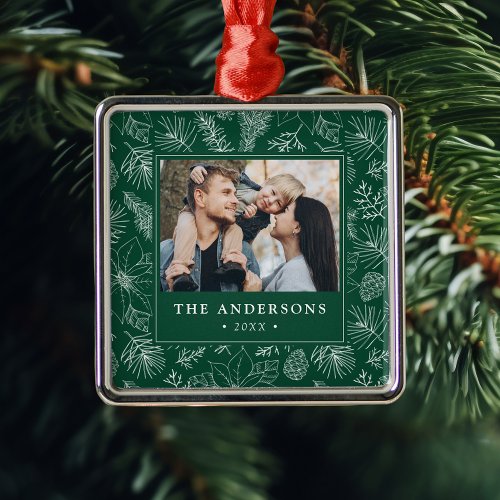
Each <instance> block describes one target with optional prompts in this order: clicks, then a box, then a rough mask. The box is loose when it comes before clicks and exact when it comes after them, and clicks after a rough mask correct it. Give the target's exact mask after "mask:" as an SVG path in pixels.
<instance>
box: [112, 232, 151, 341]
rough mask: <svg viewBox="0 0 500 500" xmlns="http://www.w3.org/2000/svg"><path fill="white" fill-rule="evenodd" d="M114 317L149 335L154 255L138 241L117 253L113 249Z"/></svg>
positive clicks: (125, 244)
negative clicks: (152, 258) (145, 250)
mask: <svg viewBox="0 0 500 500" xmlns="http://www.w3.org/2000/svg"><path fill="white" fill-rule="evenodd" d="M111 254H112V258H111V294H112V313H113V314H114V315H116V316H117V317H118V319H119V320H120V322H121V323H122V324H123V322H124V321H126V322H127V323H129V324H130V325H132V326H134V327H135V328H140V329H141V330H142V331H147V328H148V323H149V318H150V317H151V306H150V303H149V299H148V297H149V296H150V294H151V290H150V289H151V283H152V282H151V265H152V264H151V254H150V253H145V252H144V251H143V250H142V247H141V244H140V243H139V240H138V239H137V237H134V238H132V239H131V240H130V241H127V242H126V243H124V244H123V245H122V246H121V247H120V248H118V249H117V250H116V249H115V248H111Z"/></svg>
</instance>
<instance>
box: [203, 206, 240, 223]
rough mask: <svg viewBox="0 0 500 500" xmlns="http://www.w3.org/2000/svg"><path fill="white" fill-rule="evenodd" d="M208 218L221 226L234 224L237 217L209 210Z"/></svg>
mask: <svg viewBox="0 0 500 500" xmlns="http://www.w3.org/2000/svg"><path fill="white" fill-rule="evenodd" d="M207 217H208V218H209V219H211V220H213V221H214V222H215V223H216V224H219V225H221V226H226V225H230V224H234V223H235V221H236V218H235V217H234V218H233V217H231V216H230V215H228V214H226V213H224V215H221V214H217V213H213V212H212V211H211V210H210V209H209V210H207Z"/></svg>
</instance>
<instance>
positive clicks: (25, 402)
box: [0, 0, 500, 500]
mask: <svg viewBox="0 0 500 500" xmlns="http://www.w3.org/2000/svg"><path fill="white" fill-rule="evenodd" d="M0 9H1V10H0V143H1V145H2V171H3V179H2V183H1V185H2V205H3V218H2V220H3V223H4V229H3V231H2V234H3V238H2V240H3V244H2V246H3V250H4V255H3V259H2V261H3V267H4V269H3V272H2V276H3V277H4V286H3V290H4V300H3V304H4V305H5V308H4V309H3V313H2V315H5V320H4V321H2V326H3V328H2V335H1V336H0V353H1V358H0V374H1V375H0V377H1V384H0V397H1V411H0V429H1V432H2V435H1V446H0V497H1V498H30V499H31V498H40V499H42V498H50V499H65V498H67V499H72V500H73V499H76V500H78V499H88V498H92V497H95V498H103V497H108V498H118V497H119V498H121V499H127V498H152V499H155V500H159V499H163V498H168V499H175V500H183V499H249V500H253V499H266V498H279V499H285V498H286V499H291V498H300V499H302V498H330V497H332V496H335V495H337V494H341V492H343V494H345V495H348V497H349V498H353V499H358V498H359V499H361V498H369V497H370V498H379V497H380V498H388V499H393V498H394V499H401V498H405V499H413V498H415V499H416V498H421V497H423V496H425V497H426V498H430V499H441V498H456V499H462V498H464V499H465V498H470V497H473V498H477V499H488V500H490V499H500V479H499V476H498V470H500V419H499V412H500V375H499V364H500V348H499V337H500V334H499V330H500V327H499V323H498V310H499V305H500V278H499V268H500V164H499V163H500V160H499V159H500V150H499V149H498V146H497V145H498V144H499V141H500V58H499V55H500V52H499V48H498V47H497V45H496V43H497V42H498V39H499V31H498V26H499V21H500V8H499V7H498V5H497V4H496V2H493V1H487V0H473V1H470V2H465V1H460V0H448V1H447V2H442V3H437V2H433V1H430V0H419V1H418V2H417V1H414V0H399V1H396V0H350V1H347V0H345V1H344V0H331V1H325V2H319V1H312V2H311V3H310V4H309V3H306V2H303V1H300V0H278V2H277V6H276V10H275V16H274V21H273V29H274V31H275V32H276V33H277V34H278V35H279V36H280V39H281V43H280V48H279V53H280V54H281V55H282V57H283V59H284V61H285V64H286V69H287V73H286V76H285V80H284V82H283V84H282V87H281V88H280V91H279V92H280V93H362V94H364V93H387V94H389V95H392V96H394V97H395V98H396V99H397V100H398V101H399V102H400V103H401V105H402V106H403V107H404V110H405V172H406V190H407V206H406V210H407V212H406V218H407V246H406V253H407V305H408V309H407V328H408V388H407V392H406V393H405V395H404V397H403V398H402V399H401V400H400V401H398V402H397V403H396V404H394V405H392V406H390V407H384V408H370V407H366V408H260V409H259V408H254V409H218V408H187V409H148V408H137V409H127V408H118V409H114V408H108V407H105V406H104V405H103V404H102V403H101V402H100V400H99V399H98V398H97V396H96V394H95V391H94V381H93V294H94V291H93V225H92V223H93V220H92V118H93V111H94V107H95V105H96V104H97V103H98V102H99V101H100V100H102V99H103V98H104V97H106V96H108V95H113V94H115V93H143V94H148V93H151V94H153V93H162V94H207V93H210V92H211V91H212V86H213V76H214V71H215V66H214V58H215V55H216V54H217V53H218V50H219V47H220V41H221V34H222V30H223V15H222V9H221V7H220V5H219V4H218V2H215V0H214V1H211V2H208V1H206V0H186V1H184V2H175V1H173V0H148V1H146V0H135V1H134V0H124V1H121V2H116V1H113V0H100V1H95V0H89V1H86V2H84V1H79V2H77V1H75V2H72V1H71V0H66V1H63V0H31V1H28V0H10V1H8V0H7V1H4V2H2V5H1V7H0ZM478 9H479V10H478ZM482 12H486V13H487V14H488V16H489V17H488V18H487V19H486V18H485V17H484V15H483V14H482ZM486 33H490V34H491V35H492V36H489V35H487V34H486Z"/></svg>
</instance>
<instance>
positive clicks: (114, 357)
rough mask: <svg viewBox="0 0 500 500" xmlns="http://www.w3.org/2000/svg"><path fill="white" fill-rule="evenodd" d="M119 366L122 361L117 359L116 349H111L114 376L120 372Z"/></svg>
mask: <svg viewBox="0 0 500 500" xmlns="http://www.w3.org/2000/svg"><path fill="white" fill-rule="evenodd" d="M119 367H120V363H119V362H118V360H117V359H116V356H115V353H114V351H111V373H112V374H113V377H114V376H115V375H116V373H117V372H118V368H119Z"/></svg>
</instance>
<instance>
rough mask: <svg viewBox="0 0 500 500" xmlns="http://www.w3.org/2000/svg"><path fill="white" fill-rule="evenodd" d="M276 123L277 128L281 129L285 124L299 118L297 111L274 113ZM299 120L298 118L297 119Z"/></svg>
mask: <svg viewBox="0 0 500 500" xmlns="http://www.w3.org/2000/svg"><path fill="white" fill-rule="evenodd" d="M276 117H277V121H278V127H281V126H282V125H284V124H285V123H287V122H289V121H292V120H295V118H299V112H298V111H295V112H294V111H285V112H283V111H278V112H277V113H276ZM299 119H300V118H299Z"/></svg>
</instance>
